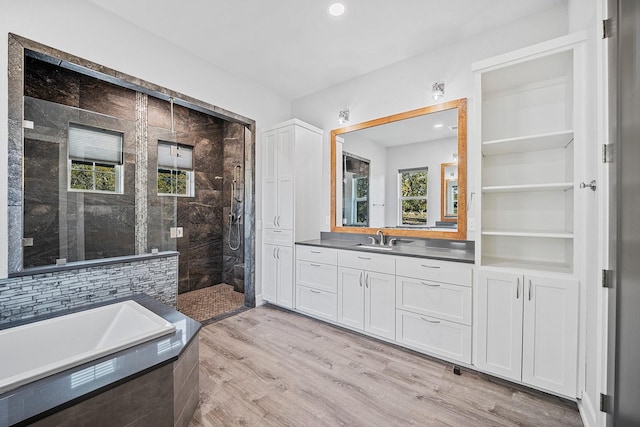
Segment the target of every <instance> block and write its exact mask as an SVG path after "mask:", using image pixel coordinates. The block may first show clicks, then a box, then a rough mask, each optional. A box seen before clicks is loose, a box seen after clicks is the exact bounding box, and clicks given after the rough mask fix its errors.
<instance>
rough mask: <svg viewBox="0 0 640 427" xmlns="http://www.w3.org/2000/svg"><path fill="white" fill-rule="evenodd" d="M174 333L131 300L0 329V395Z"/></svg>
mask: <svg viewBox="0 0 640 427" xmlns="http://www.w3.org/2000/svg"><path fill="white" fill-rule="evenodd" d="M174 331H175V326H174V325H172V324H171V323H169V322H167V321H166V320H164V319H163V318H161V317H160V316H158V315H157V314H155V313H153V312H151V311H150V310H148V309H146V308H144V307H143V306H141V305H140V304H138V303H136V302H135V301H123V302H119V303H116V304H111V305H106V306H102V307H98V308H94V309H90V310H85V311H80V312H77V313H72V314H68V315H65V316H60V317H54V318H52V319H47V320H42V321H39V322H34V323H29V324H26V325H22V326H17V327H15V328H10V329H5V330H2V331H0V349H2V350H0V361H1V363H0V394H2V393H4V392H6V391H9V390H11V389H14V388H16V387H18V386H21V385H23V384H27V383H30V382H32V381H35V380H38V379H40V378H44V377H47V376H49V375H53V374H55V373H57V372H61V371H64V370H66V369H69V368H72V367H74V366H78V365H81V364H83V363H86V362H89V361H91V360H95V359H98V358H100V357H103V356H106V355H108V354H111V353H115V352H117V351H120V350H123V349H125V348H128V347H132V346H134V345H137V344H140V343H143V342H145V341H149V340H152V339H154V338H157V337H160V336H163V335H167V334H170V333H173V332H174Z"/></svg>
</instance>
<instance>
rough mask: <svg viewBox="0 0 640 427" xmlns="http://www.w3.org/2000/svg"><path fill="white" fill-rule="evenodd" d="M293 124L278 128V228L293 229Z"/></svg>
mask: <svg viewBox="0 0 640 427" xmlns="http://www.w3.org/2000/svg"><path fill="white" fill-rule="evenodd" d="M293 132H294V131H293V126H287V127H286V128H282V129H278V158H277V162H276V163H277V170H278V198H277V199H278V200H277V203H278V213H277V218H276V223H277V227H278V228H283V229H285V230H293V214H294V212H293V211H294V209H293V191H294V188H293V172H294V158H293V150H294V147H293V141H294V139H293V138H294V134H293Z"/></svg>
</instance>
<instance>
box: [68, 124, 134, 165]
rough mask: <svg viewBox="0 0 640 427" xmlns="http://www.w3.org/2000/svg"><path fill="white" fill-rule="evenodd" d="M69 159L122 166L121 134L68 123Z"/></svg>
mask: <svg viewBox="0 0 640 427" xmlns="http://www.w3.org/2000/svg"><path fill="white" fill-rule="evenodd" d="M69 157H70V158H72V159H74V160H81V161H93V162H105V163H112V164H122V134H121V133H120V132H114V131H109V130H104V129H98V128H92V127H89V126H83V125H77V124H74V123H69Z"/></svg>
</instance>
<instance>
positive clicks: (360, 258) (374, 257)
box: [338, 251, 396, 274]
mask: <svg viewBox="0 0 640 427" xmlns="http://www.w3.org/2000/svg"><path fill="white" fill-rule="evenodd" d="M338 265H339V266H341V267H349V268H357V269H360V270H369V271H377V272H379V273H387V274H395V273H396V258H395V257H394V256H392V255H379V254H372V253H369V252H357V251H338Z"/></svg>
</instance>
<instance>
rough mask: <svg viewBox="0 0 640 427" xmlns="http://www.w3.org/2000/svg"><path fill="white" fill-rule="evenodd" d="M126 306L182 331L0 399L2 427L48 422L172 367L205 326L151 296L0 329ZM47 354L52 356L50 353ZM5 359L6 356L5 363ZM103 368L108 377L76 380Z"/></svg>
mask: <svg viewBox="0 0 640 427" xmlns="http://www.w3.org/2000/svg"><path fill="white" fill-rule="evenodd" d="M126 300H134V301H136V302H137V303H139V304H140V305H142V306H144V307H146V308H147V309H149V310H151V311H153V312H154V313H156V314H157V315H159V316H160V317H162V318H163V319H165V320H167V321H169V322H171V323H173V325H175V327H176V332H174V333H173V334H169V335H165V336H163V337H160V338H156V339H153V340H151V341H147V342H145V343H142V344H139V345H136V346H134V347H130V348H128V349H125V350H122V351H119V352H116V353H113V354H110V355H108V356H105V357H101V358H99V359H96V360H93V361H91V362H88V363H84V364H82V365H79V366H76V367H74V368H71V369H68V370H66V371H63V372H60V373H57V374H54V375H51V376H49V377H46V378H42V379H40V380H37V381H34V382H32V383H29V384H25V385H23V386H20V387H18V388H16V389H13V390H10V391H8V392H6V393H3V394H0V426H9V425H27V424H30V423H32V422H34V421H36V420H38V419H40V418H44V417H46V416H48V415H51V414H53V413H55V412H57V411H60V410H62V409H65V408H67V407H70V406H73V405H75V404H76V403H79V402H81V401H83V400H85V399H88V398H90V397H92V396H95V395H97V394H99V393H102V392H104V391H106V390H109V389H110V388H113V387H116V386H118V385H120V384H122V383H125V382H127V381H130V380H132V379H134V378H136V377H138V376H140V375H143V374H145V373H147V372H149V371H151V370H153V369H156V368H159V367H161V366H163V365H166V364H169V363H172V362H174V361H176V360H177V359H178V357H179V356H180V354H181V353H182V351H183V350H184V349H185V348H186V347H187V346H188V345H189V344H190V343H191V340H192V339H193V338H194V337H196V335H197V333H198V331H199V330H200V328H201V327H202V325H200V323H198V322H196V321H195V320H193V319H191V318H189V317H187V316H185V315H184V314H182V313H179V312H178V311H176V310H175V309H173V308H172V307H169V306H167V305H165V304H162V303H160V302H158V301H156V300H154V299H153V298H151V297H150V296H148V295H144V294H140V295H135V296H132V297H125V298H118V299H114V300H111V301H107V302H103V303H98V304H91V305H87V306H84V307H76V308H74V309H70V310H65V311H61V312H57V313H55V314H51V315H46V316H38V317H34V318H31V319H28V320H21V321H17V322H12V323H8V324H4V325H2V327H1V328H0V329H6V328H10V327H14V326H19V325H22V324H26V323H32V322H37V321H40V320H45V319H49V318H53V317H58V316H63V315H65V314H70V313H74V312H78V311H83V310H88V309H91V308H95V307H100V306H104V305H109V304H113V303H116V302H120V301H126ZM42 350H43V351H46V349H42ZM0 353H1V350H0ZM1 359H2V355H1V354H0V360H1ZM3 363H6V362H3ZM98 365H99V367H100V368H101V369H100V370H99V372H104V374H103V375H100V376H98V375H95V376H87V375H85V376H83V381H84V382H81V383H78V381H76V380H75V379H76V378H78V377H79V375H78V372H81V371H83V372H85V373H86V372H87V370H89V371H91V370H92V369H94V368H96V367H98Z"/></svg>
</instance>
